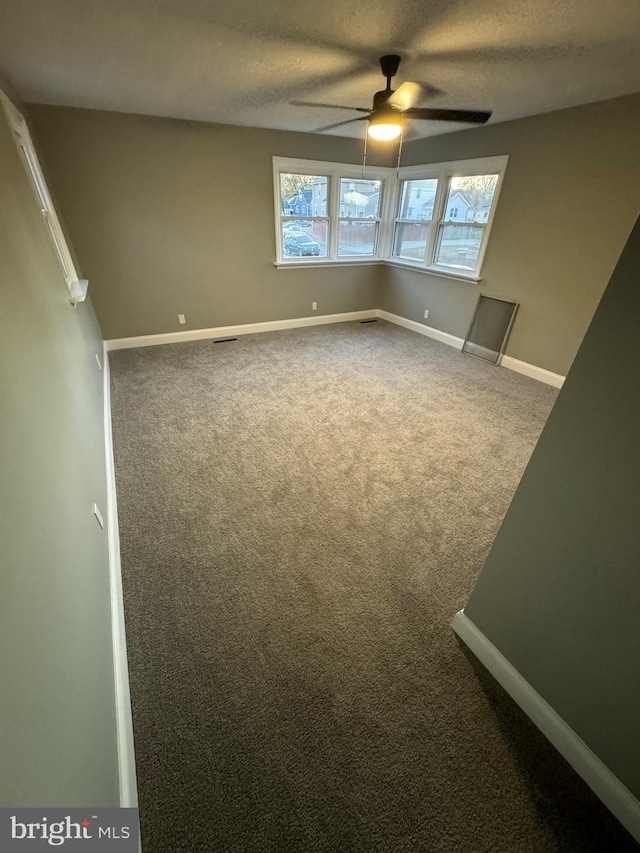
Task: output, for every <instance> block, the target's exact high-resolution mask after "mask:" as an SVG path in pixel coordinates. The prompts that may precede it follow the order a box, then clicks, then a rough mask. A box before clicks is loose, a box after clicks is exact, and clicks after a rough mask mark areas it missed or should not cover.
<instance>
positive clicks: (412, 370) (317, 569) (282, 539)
mask: <svg viewBox="0 0 640 853" xmlns="http://www.w3.org/2000/svg"><path fill="white" fill-rule="evenodd" d="M110 361H111V370H112V386H113V387H112V395H113V396H112V405H113V423H114V441H115V455H116V469H117V488H118V502H119V518H120V532H121V544H122V566H123V575H124V593H125V607H126V624H127V635H128V647H129V666H130V676H131V691H132V703H133V714H134V726H135V741H136V758H137V767H138V784H139V795H140V809H141V824H142V836H143V849H144V851H145V853H168V852H170V853H173V851H185V853H187V851H189V853H190V851H224V852H225V853H267V851H300V853H320V852H321V851H322V853H349V851H371V853H373V851H375V853H408V851H425V853H427V851H464V853H485V851H486V853H489V851H491V853H511V851H518V853H520V851H523V853H524V851H531V852H532V853H545V851H575V853H589V852H590V851H594V853H595V851H605V850H606V851H623V850H632V849H637V848H636V847H635V845H634V844H633V842H631V841H630V839H629V837H628V836H627V835H626V833H624V831H623V830H622V828H621V827H620V826H619V824H618V823H617V822H616V821H615V820H614V819H613V818H612V817H611V816H610V815H609V813H608V812H607V811H606V810H605V809H604V807H603V806H601V804H600V803H599V801H598V800H597V799H596V798H595V796H593V795H592V794H591V792H590V791H589V790H588V789H587V788H586V786H585V785H584V784H583V783H582V782H581V781H580V780H579V779H578V778H577V777H576V776H575V774H574V773H573V771H571V770H570V768H569V767H568V766H567V765H566V764H565V763H564V761H563V760H562V759H561V758H560V757H559V756H558V754H557V753H556V752H555V751H554V750H553V748H552V747H551V746H550V745H549V744H548V743H547V742H546V741H545V739H544V738H543V737H542V736H541V735H540V734H539V733H538V731H537V730H536V729H535V728H534V727H533V725H532V724H531V723H530V722H529V721H528V719H527V718H525V717H524V715H523V714H522V713H521V712H520V711H519V709H517V708H516V707H515V705H514V704H513V703H512V702H511V700H510V699H509V698H508V697H507V696H506V695H505V694H504V693H503V692H502V690H501V689H500V688H499V687H497V685H496V684H495V682H493V680H492V679H491V677H490V676H489V675H487V673H486V672H485V671H484V670H483V669H482V667H481V666H480V665H479V664H478V663H477V662H476V661H475V659H474V658H473V656H471V655H470V654H469V653H468V652H467V651H466V649H465V648H464V647H463V646H461V644H460V642H459V641H458V640H457V639H456V637H455V635H454V634H453V632H452V630H451V628H450V624H449V623H450V620H451V619H452V617H453V615H454V614H455V613H456V611H457V610H459V609H460V608H461V607H463V606H464V604H465V601H466V599H467V597H468V595H469V593H470V590H471V589H472V587H473V584H474V581H475V579H476V577H477V575H478V573H479V571H480V569H481V567H482V564H483V561H484V559H485V557H486V554H487V552H488V549H489V547H490V545H491V542H492V540H493V538H494V536H495V534H496V532H497V529H498V527H499V525H500V522H501V519H502V517H503V515H504V513H505V511H506V509H507V507H508V504H509V501H510V499H511V497H512V495H513V492H514V490H515V488H516V485H517V483H518V480H519V478H520V476H521V474H522V472H523V470H524V467H525V465H526V463H527V460H528V458H529V456H530V454H531V451H532V449H533V446H534V444H535V442H536V440H537V437H538V435H539V433H540V431H541V429H542V426H543V424H544V422H545V419H546V417H547V416H548V413H549V411H550V409H551V406H552V405H553V402H554V399H555V394H556V392H555V391H554V390H553V389H551V388H549V387H547V386H544V385H542V384H539V383H537V382H535V381H533V380H530V379H527V378H525V377H522V376H519V375H517V374H515V373H512V372H509V371H507V370H501V369H498V368H495V367H492V366H490V365H487V364H485V363H483V362H481V361H478V360H476V359H473V358H471V357H469V356H463V355H461V354H460V353H457V352H456V351H454V350H453V349H451V348H449V347H447V346H444V345H442V344H438V343H436V342H434V341H431V340H429V339H427V338H424V337H421V336H419V335H416V334H414V333H412V332H409V331H406V330H404V329H401V328H398V327H396V326H392V325H389V324H387V323H384V322H381V321H378V322H377V323H370V324H360V323H348V324H336V325H333V326H323V327H316V328H308V329H300V330H292V331H285V332H274V333H268V334H261V335H252V336H246V337H241V338H239V339H238V340H237V341H235V342H231V343H213V342H212V341H203V342H196V343H187V344H178V345H173V346H164V347H152V348H147V349H139V350H128V351H120V352H114V353H112V354H111V356H110Z"/></svg>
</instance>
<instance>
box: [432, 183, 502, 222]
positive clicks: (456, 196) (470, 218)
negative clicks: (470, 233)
mask: <svg viewBox="0 0 640 853" xmlns="http://www.w3.org/2000/svg"><path fill="white" fill-rule="evenodd" d="M497 185H498V176H497V175H475V176H467V177H465V178H451V181H450V183H449V195H448V196H447V203H446V204H445V208H444V217H443V218H444V219H445V220H447V221H455V222H486V221H487V220H488V219H489V212H490V210H491V204H492V202H493V196H494V195H495V191H496V186H497Z"/></svg>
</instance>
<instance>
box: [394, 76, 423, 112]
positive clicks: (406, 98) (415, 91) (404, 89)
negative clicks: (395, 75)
mask: <svg viewBox="0 0 640 853" xmlns="http://www.w3.org/2000/svg"><path fill="white" fill-rule="evenodd" d="M421 95H422V87H421V86H420V84H419V83H403V84H402V85H401V86H398V88H397V89H396V90H395V92H394V93H393V95H390V97H389V98H388V99H387V103H388V104H389V105H390V106H392V107H395V108H396V109H398V110H402V111H403V112H404V111H405V110H408V109H410V108H411V107H412V106H413V105H414V104H415V103H416V101H417V100H418V99H419V98H420V96H421Z"/></svg>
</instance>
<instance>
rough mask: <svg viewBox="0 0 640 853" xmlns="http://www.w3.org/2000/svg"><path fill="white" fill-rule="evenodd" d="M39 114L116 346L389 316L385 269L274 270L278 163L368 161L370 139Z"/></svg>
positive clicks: (67, 112)
mask: <svg viewBox="0 0 640 853" xmlns="http://www.w3.org/2000/svg"><path fill="white" fill-rule="evenodd" d="M30 109H31V115H32V119H33V121H34V125H35V127H36V130H37V133H38V139H39V142H40V145H41V147H42V149H43V151H44V157H45V160H46V163H47V167H48V170H49V174H50V175H51V179H52V183H53V186H54V189H55V191H56V194H57V197H58V199H59V201H60V205H61V208H62V212H63V214H64V217H65V220H66V223H67V226H68V228H69V230H70V233H71V234H72V236H73V242H74V245H75V249H76V252H77V254H78V257H79V259H80V263H81V264H82V269H83V273H84V275H85V276H86V277H87V278H88V279H89V281H90V282H91V293H92V296H93V302H94V305H95V309H96V313H97V315H98V319H99V321H100V326H101V328H102V332H103V334H104V337H105V338H117V337H126V336H129V335H146V334H153V333H158V332H167V331H174V330H178V331H180V330H184V329H191V328H196V329H197V328H208V327H212V326H223V325H229V324H235V323H253V322H259V321H262V320H272V319H283V318H291V317H302V316H308V315H310V314H311V313H312V310H311V303H312V302H314V301H315V302H318V314H333V313H337V312H341V311H357V310H361V309H367V308H376V307H377V304H378V280H379V270H378V267H375V266H361V267H356V268H351V269H348V268H345V267H339V268H330V269H318V268H316V269H309V270H300V269H297V270H277V269H276V268H275V267H274V266H273V261H274V259H275V238H274V206H273V177H272V175H273V173H272V160H271V158H272V156H274V155H277V156H285V157H302V158H305V159H310V160H330V161H337V162H341V161H343V162H353V163H359V162H362V142H361V141H358V140H352V139H342V138H337V137H324V136H314V135H310V134H301V133H284V132H279V131H269V130H256V129H251V128H244V127H230V126H228V125H212V124H201V123H197V122H184V121H177V120H171V119H160V118H149V117H143V116H136V115H124V114H120V113H108V112H97V111H92V110H78V109H67V108H61V107H44V106H32V107H31V108H30ZM369 154H370V156H371V155H372V154H373V155H374V152H372V151H371V150H370V152H369ZM374 156H375V155H374ZM372 161H373V162H375V160H374V158H373V156H372ZM378 162H380V163H381V165H385V162H384V161H381V160H380V159H378ZM179 313H180V314H185V315H186V319H187V323H186V325H185V326H180V325H179V324H178V317H177V315H178V314H179Z"/></svg>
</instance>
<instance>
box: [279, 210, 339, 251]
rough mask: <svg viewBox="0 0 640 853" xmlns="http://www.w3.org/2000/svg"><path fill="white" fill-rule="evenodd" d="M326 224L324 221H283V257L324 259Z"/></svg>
mask: <svg viewBox="0 0 640 853" xmlns="http://www.w3.org/2000/svg"><path fill="white" fill-rule="evenodd" d="M328 224H329V223H328V222H327V220H326V219H313V220H308V219H302V220H301V219H296V220H293V221H291V220H285V221H283V223H282V255H283V257H285V258H312V257H315V258H326V256H327V233H328Z"/></svg>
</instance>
